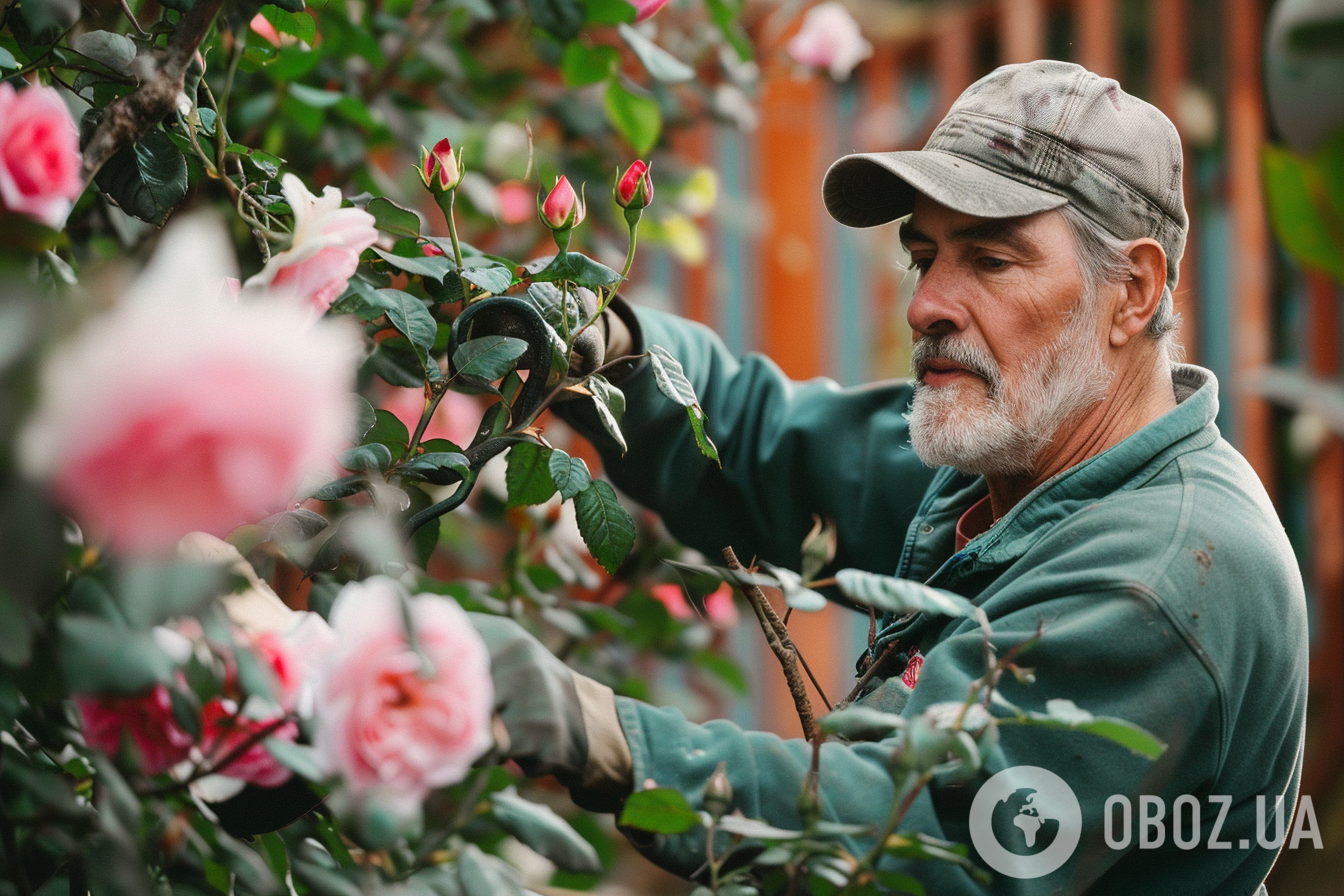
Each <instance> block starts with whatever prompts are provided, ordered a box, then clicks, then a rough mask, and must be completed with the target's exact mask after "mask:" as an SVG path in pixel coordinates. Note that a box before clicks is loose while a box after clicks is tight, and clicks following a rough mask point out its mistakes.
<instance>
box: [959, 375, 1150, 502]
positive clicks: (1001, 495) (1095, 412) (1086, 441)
mask: <svg viewBox="0 0 1344 896" xmlns="http://www.w3.org/2000/svg"><path fill="white" fill-rule="evenodd" d="M1144 354H1145V357H1144V358H1142V359H1135V361H1134V362H1132V363H1131V364H1129V365H1122V366H1121V368H1120V369H1118V370H1116V374H1115V378H1114V379H1113V380H1112V383H1113V385H1112V388H1111V389H1110V391H1109V392H1108V393H1107V395H1106V398H1104V399H1102V400H1101V401H1100V402H1098V403H1097V404H1095V405H1093V406H1092V407H1091V408H1089V409H1088V410H1086V411H1085V412H1083V414H1082V415H1081V416H1079V417H1076V418H1074V419H1073V420H1070V421H1069V422H1068V423H1066V424H1065V425H1064V426H1062V427H1060V429H1059V431H1058V432H1056V433H1055V436H1054V438H1053V439H1051V441H1050V443H1049V444H1048V445H1046V446H1045V449H1044V450H1042V452H1041V456H1040V457H1039V458H1037V461H1036V465H1035V469H1034V470H1033V471H1032V472H1031V473H1025V474H1020V475H1016V476H986V477H985V481H986V483H987V484H988V486H989V501H990V505H991V507H992V508H993V511H994V519H995V520H998V519H1000V518H1001V517H1003V516H1004V514H1006V513H1008V511H1010V510H1012V509H1013V507H1014V506H1015V505H1016V504H1017V502H1018V501H1021V500H1022V499H1023V498H1025V497H1026V496H1027V495H1028V494H1030V493H1031V492H1032V490H1034V489H1035V488H1036V487H1037V486H1038V485H1040V484H1041V483H1042V482H1045V481H1046V480H1047V479H1050V478H1051V477H1053V476H1055V475H1057V474H1059V473H1062V472H1064V471H1065V470H1067V469H1069V468H1070V467H1074V466H1077V465H1078V464H1080V463H1082V462H1083V461H1085V460H1087V459H1088V458H1090V457H1093V456H1095V455H1097V454H1100V453H1101V452H1103V451H1105V450H1106V449H1107V448H1110V447H1111V446H1112V445H1115V444H1117V443H1119V442H1121V441H1123V440H1124V439H1126V438H1128V437H1129V436H1131V435H1133V434H1134V433H1136V432H1138V431H1139V430H1140V429H1143V427H1145V426H1147V425H1148V424H1149V423H1152V422H1153V421H1154V420H1156V419H1157V418H1159V417H1161V416H1162V415H1163V414H1165V413H1167V412H1168V411H1170V410H1171V409H1172V408H1174V407H1176V396H1175V394H1174V392H1173V391H1172V386H1171V371H1170V368H1169V367H1168V365H1167V362H1166V359H1165V356H1159V355H1158V353H1156V352H1153V353H1147V352H1145V353H1144Z"/></svg>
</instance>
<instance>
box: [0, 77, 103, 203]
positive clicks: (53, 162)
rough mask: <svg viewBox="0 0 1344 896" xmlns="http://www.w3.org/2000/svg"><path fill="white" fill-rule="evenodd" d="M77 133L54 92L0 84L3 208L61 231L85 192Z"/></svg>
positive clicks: (63, 104)
mask: <svg viewBox="0 0 1344 896" xmlns="http://www.w3.org/2000/svg"><path fill="white" fill-rule="evenodd" d="M80 161H81V160H80V155H79V131H78V129H76V127H75V120H74V119H73V118H71V117H70V110H69V109H68V108H66V105H65V103H64V102H63V101H62V100H61V95H60V94H59V93H57V92H56V89H55V88H54V87H29V88H26V89H24V90H15V89H14V85H12V84H10V83H8V82H5V83H0V205H3V206H4V207H5V208H7V209H9V210H10V211H12V212H17V213H19V214H21V215H28V216H30V217H33V218H36V219H37V220H38V221H41V222H42V223H43V224H45V225H47V226H48V227H60V226H61V225H62V224H64V223H65V217H66V215H68V214H70V207H71V206H72V205H73V204H74V200H76V199H78V198H79V194H80V193H81V192H83V184H82V182H81V181H80V177H79V166H80Z"/></svg>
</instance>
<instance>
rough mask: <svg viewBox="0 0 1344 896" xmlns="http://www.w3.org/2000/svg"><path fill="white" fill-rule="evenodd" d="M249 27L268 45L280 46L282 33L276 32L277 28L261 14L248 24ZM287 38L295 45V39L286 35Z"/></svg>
mask: <svg viewBox="0 0 1344 896" xmlns="http://www.w3.org/2000/svg"><path fill="white" fill-rule="evenodd" d="M248 27H249V28H251V29H252V30H253V31H255V32H256V33H257V34H258V35H259V36H260V37H262V38H263V39H264V40H266V42H267V43H269V44H271V46H274V47H278V46H280V41H281V37H280V32H278V31H276V30H275V26H274V25H272V24H271V22H270V20H269V19H267V18H266V17H265V16H264V15H262V14H261V13H257V14H256V15H255V16H253V17H252V21H251V22H249V23H248ZM285 37H289V42H290V43H294V38H293V37H291V36H290V35H285Z"/></svg>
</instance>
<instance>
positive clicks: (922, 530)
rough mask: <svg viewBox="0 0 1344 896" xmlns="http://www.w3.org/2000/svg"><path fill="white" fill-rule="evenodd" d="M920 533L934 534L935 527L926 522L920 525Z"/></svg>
mask: <svg viewBox="0 0 1344 896" xmlns="http://www.w3.org/2000/svg"><path fill="white" fill-rule="evenodd" d="M919 534H920V535H932V534H933V527H932V526H930V525H929V524H928V523H925V524H924V525H922V526H920V527H919Z"/></svg>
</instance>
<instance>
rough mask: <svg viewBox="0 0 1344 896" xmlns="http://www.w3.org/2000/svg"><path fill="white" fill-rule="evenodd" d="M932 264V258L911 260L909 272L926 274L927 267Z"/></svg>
mask: <svg viewBox="0 0 1344 896" xmlns="http://www.w3.org/2000/svg"><path fill="white" fill-rule="evenodd" d="M932 264H933V259H932V258H923V257H921V258H912V259H910V268H909V269H910V270H912V271H918V272H919V273H920V274H927V273H928V272H929V266H930V265H932Z"/></svg>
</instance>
